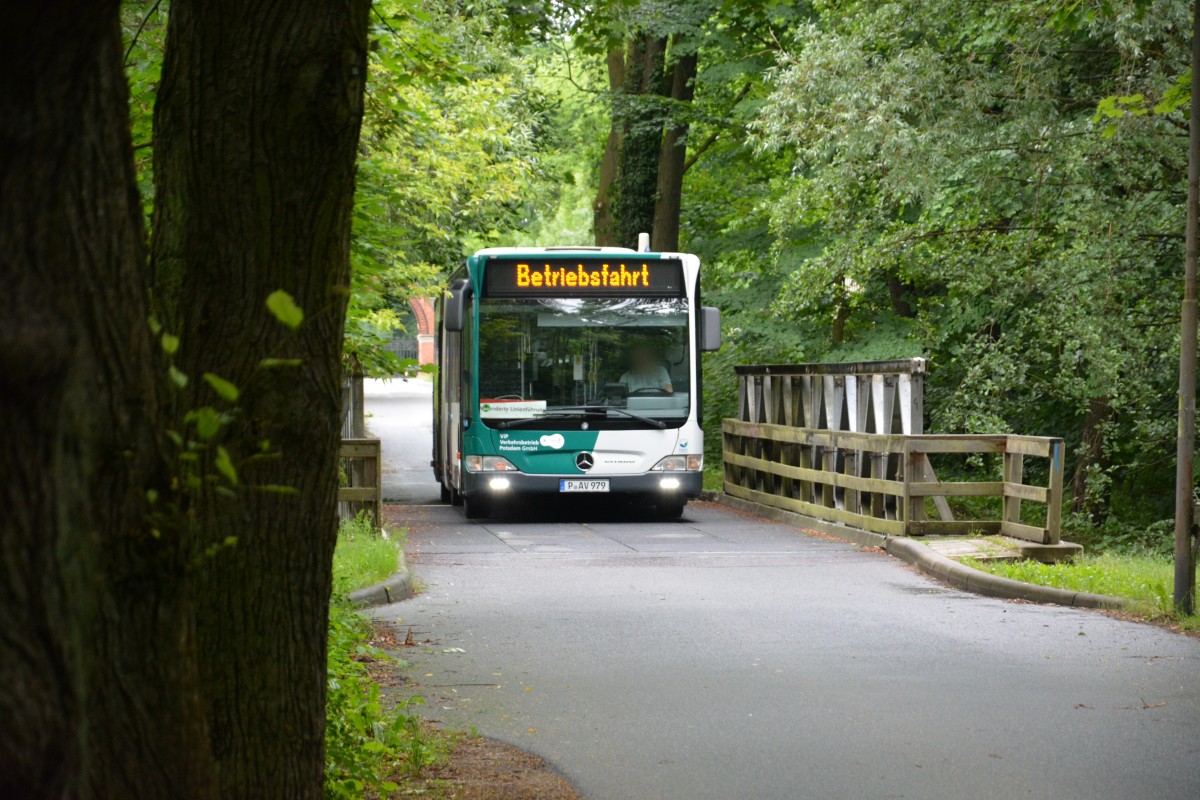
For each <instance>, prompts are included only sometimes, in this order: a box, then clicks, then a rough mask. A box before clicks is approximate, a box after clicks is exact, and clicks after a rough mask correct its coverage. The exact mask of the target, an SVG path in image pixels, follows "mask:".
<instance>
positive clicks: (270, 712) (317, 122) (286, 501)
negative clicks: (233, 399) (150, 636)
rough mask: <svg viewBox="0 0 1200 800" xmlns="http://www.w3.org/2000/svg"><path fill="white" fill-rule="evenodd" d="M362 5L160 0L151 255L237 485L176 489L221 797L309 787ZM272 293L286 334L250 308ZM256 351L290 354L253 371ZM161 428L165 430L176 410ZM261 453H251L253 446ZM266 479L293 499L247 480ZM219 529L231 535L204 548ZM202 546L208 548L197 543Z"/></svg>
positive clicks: (330, 536)
mask: <svg viewBox="0 0 1200 800" xmlns="http://www.w3.org/2000/svg"><path fill="white" fill-rule="evenodd" d="M369 9H370V4H369V2H368V0H341V1H340V2H332V3H329V2H322V1H319V0H301V1H300V2H296V3H259V4H253V5H250V6H247V5H246V4H244V3H241V2H236V1H235V0H206V1H204V2H201V1H200V0H173V2H172V4H171V16H170V22H169V25H168V34H167V54H166V59H165V62H164V65H163V75H162V83H161V85H160V89H159V94H158V99H157V103H156V109H155V170H154V171H155V214H154V239H153V242H152V256H153V259H152V260H153V265H154V271H155V277H154V291H155V297H156V301H157V303H158V306H159V310H160V316H161V318H162V320H163V323H164V324H165V325H166V326H167V328H168V329H169V330H171V331H172V332H174V333H176V334H177V335H179V337H180V339H181V342H182V344H181V347H180V350H179V355H178V357H177V366H178V367H179V369H181V370H182V371H183V372H184V373H185V374H187V375H188V376H189V377H190V382H189V383H188V385H187V388H186V390H185V391H183V392H181V393H180V394H179V395H178V396H177V400H176V404H175V405H173V406H171V407H169V408H168V413H170V414H173V415H174V416H175V418H176V419H177V420H179V419H180V418H181V417H182V416H183V415H184V414H185V413H186V411H187V410H189V409H194V408H198V407H203V406H209V405H215V406H219V407H220V406H221V403H222V401H220V400H219V399H218V398H217V397H216V396H215V395H214V394H213V393H212V392H211V391H210V390H209V389H208V386H207V385H206V383H205V381H203V380H201V376H202V375H203V374H204V373H206V372H212V373H215V374H217V375H219V376H220V377H222V378H224V379H225V380H228V381H230V382H232V383H233V384H235V385H236V386H237V387H239V388H240V390H241V396H240V398H239V399H238V401H237V406H238V407H237V409H236V413H235V414H234V415H233V420H232V422H231V423H230V424H229V425H228V427H227V428H226V429H225V430H224V431H223V433H222V435H221V438H220V440H219V441H220V444H221V445H222V446H224V447H225V448H227V450H228V451H229V453H230V455H231V457H232V460H233V462H234V463H235V464H236V465H237V468H238V471H239V486H238V496H237V497H236V498H235V499H226V498H224V497H222V496H221V495H219V494H218V493H217V492H216V491H215V489H214V488H213V487H214V483H215V482H214V481H207V480H206V481H205V483H204V487H203V488H202V489H200V490H199V491H197V492H196V493H195V495H194V496H193V498H192V503H191V506H190V507H189V509H188V511H189V514H190V516H191V518H192V519H193V520H194V533H195V539H194V547H195V552H196V555H197V559H198V564H199V566H198V568H197V575H196V581H197V592H196V600H195V606H196V611H195V619H196V626H197V634H198V639H199V644H200V647H199V668H200V676H201V680H202V685H203V688H204V693H205V705H206V710H207V716H208V721H209V725H210V731H211V742H212V749H213V752H214V755H215V757H216V759H217V761H218V762H219V764H220V789H221V796H222V797H224V798H241V797H244V798H266V797H279V798H319V797H321V794H322V779H323V769H324V763H323V758H324V756H323V730H324V716H325V713H324V712H325V708H324V700H325V681H326V676H325V667H326V664H325V636H326V625H327V615H328V602H329V594H330V585H331V577H330V569H331V559H332V552H333V546H334V542H335V538H336V507H337V504H336V497H337V447H338V441H339V436H340V427H341V426H340V423H341V415H340V404H341V403H340V401H341V392H340V387H341V385H342V374H341V347H342V336H343V323H344V316H345V308H346V299H347V296H348V293H349V234H350V214H351V210H352V203H353V192H354V164H355V148H356V144H357V141H358V133H359V125H360V122H361V117H362V96H363V88H364V81H365V75H366V29H367V18H368V14H369ZM276 290H284V291H286V292H288V293H289V294H290V295H292V297H293V298H294V299H295V302H296V303H297V305H299V306H300V308H301V309H303V311H304V313H305V317H304V320H303V322H302V324H300V325H299V327H298V328H296V329H295V330H292V329H291V328H289V327H287V326H285V325H282V324H280V323H279V322H278V321H277V320H276V319H274V318H273V317H272V316H271V315H270V314H269V313H268V311H267V309H266V308H265V306H264V303H265V300H266V298H267V297H268V295H270V294H271V293H272V292H274V291H276ZM266 358H282V359H296V360H298V362H299V363H298V366H293V367H279V366H276V367H265V366H263V364H262V362H263V359H266ZM179 424H182V422H180V423H179ZM264 450H265V451H268V452H269V453H271V454H273V457H262V456H261V455H258V454H261V453H262V452H263V451H264ZM262 485H282V486H288V487H292V488H293V489H294V490H295V491H296V493H295V494H294V495H287V494H279V493H273V492H267V491H257V490H255V489H254V488H253V487H255V486H262ZM227 537H236V544H234V545H233V546H232V547H220V545H221V543H222V542H224V541H225V540H226V538H227ZM213 547H218V548H219V551H218V552H216V553H215V554H207V555H206V552H207V551H208V549H209V548H213Z"/></svg>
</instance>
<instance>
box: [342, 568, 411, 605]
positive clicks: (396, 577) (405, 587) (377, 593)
mask: <svg viewBox="0 0 1200 800" xmlns="http://www.w3.org/2000/svg"><path fill="white" fill-rule="evenodd" d="M346 596H347V597H348V598H349V599H350V602H352V603H354V604H356V605H360V606H386V605H388V604H390V603H399V602H400V601H401V600H407V599H408V598H410V597H412V596H413V586H412V575H411V574H410V573H409V571H408V567H406V566H405V567H401V568H400V569H398V570H396V571H395V572H393V573H392V574H391V575H390V576H389V577H388V578H387V579H386V580H382V581H380V582H379V583H376V584H372V585H371V586H366V587H364V588H362V589H355V590H354V591H353V592H350V594H348V595H346Z"/></svg>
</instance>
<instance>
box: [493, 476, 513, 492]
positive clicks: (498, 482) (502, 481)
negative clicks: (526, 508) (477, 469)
mask: <svg viewBox="0 0 1200 800" xmlns="http://www.w3.org/2000/svg"><path fill="white" fill-rule="evenodd" d="M509 485H510V484H509V480H508V478H492V479H491V480H489V481H488V487H489V488H491V489H492V490H493V491H496V492H503V491H504V490H505V489H507V488H508V487H509Z"/></svg>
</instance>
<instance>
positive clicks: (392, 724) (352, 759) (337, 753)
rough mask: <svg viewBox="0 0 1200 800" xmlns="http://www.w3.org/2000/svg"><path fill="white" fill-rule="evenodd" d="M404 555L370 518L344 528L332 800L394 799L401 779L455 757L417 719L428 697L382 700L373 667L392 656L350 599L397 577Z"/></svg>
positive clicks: (334, 616)
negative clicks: (355, 592) (373, 641)
mask: <svg viewBox="0 0 1200 800" xmlns="http://www.w3.org/2000/svg"><path fill="white" fill-rule="evenodd" d="M398 553H399V550H398V545H397V543H396V541H395V540H392V539H386V538H383V536H382V532H381V531H379V530H378V529H376V528H374V526H373V525H372V524H371V522H370V520H368V519H367V518H366V517H365V516H364V515H360V516H358V517H357V518H355V519H352V520H345V521H343V522H342V525H341V527H340V529H339V531H338V544H337V549H336V551H335V554H334V561H333V582H334V596H333V598H332V599H331V601H330V607H329V650H328V653H329V655H328V693H327V697H326V706H325V708H326V722H325V763H326V768H325V796H326V797H328V798H331V800H351V799H353V800H357V799H358V798H362V797H374V796H379V795H387V794H389V793H390V792H393V791H395V790H396V789H397V788H399V787H398V785H397V783H396V782H395V781H393V780H392V779H391V778H392V777H393V776H397V775H398V774H404V775H410V776H414V777H415V776H419V775H420V773H421V770H422V769H423V768H424V767H425V766H427V765H429V764H431V763H434V762H436V761H437V760H439V759H441V758H443V757H444V754H445V751H446V749H447V739H446V737H445V736H443V735H441V734H437V733H431V732H430V731H429V730H427V729H426V728H423V727H422V725H421V722H420V718H419V717H418V716H417V714H416V713H415V711H414V707H415V706H418V705H421V704H422V703H423V702H424V701H423V700H422V699H421V698H420V697H410V698H408V699H407V700H405V701H403V702H401V703H400V704H399V705H398V706H394V707H393V705H392V704H389V703H388V702H386V701H385V699H384V698H383V697H382V696H381V694H380V690H379V686H378V685H377V684H376V683H375V682H374V681H373V680H371V675H370V672H369V670H368V667H367V664H368V663H369V662H372V661H387V660H388V659H387V656H386V655H385V654H384V653H383V652H382V651H380V650H378V649H377V648H375V647H372V646H371V644H370V642H371V638H372V630H371V625H370V623H369V622H368V621H367V619H366V618H365V617H363V616H362V615H361V614H359V613H358V612H357V611H356V610H355V608H354V606H353V605H352V604H351V603H350V602H349V601H348V600H347V599H346V597H345V593H346V592H348V591H352V590H353V589H355V588H358V587H360V586H364V585H367V584H370V583H374V582H376V581H378V580H381V579H383V578H385V577H387V575H389V574H391V573H392V572H393V571H394V570H395V568H396V562H397V556H398ZM391 666H393V667H403V666H404V662H396V661H392V662H391Z"/></svg>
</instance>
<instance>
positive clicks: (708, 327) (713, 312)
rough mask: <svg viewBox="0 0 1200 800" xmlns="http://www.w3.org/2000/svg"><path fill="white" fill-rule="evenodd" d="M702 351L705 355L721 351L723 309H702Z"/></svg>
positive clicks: (702, 307)
mask: <svg viewBox="0 0 1200 800" xmlns="http://www.w3.org/2000/svg"><path fill="white" fill-rule="evenodd" d="M700 349H701V350H702V351H703V352H705V353H711V352H713V351H714V350H720V349H721V309H719V308H713V307H712V306H701V307H700Z"/></svg>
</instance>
